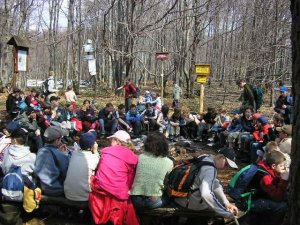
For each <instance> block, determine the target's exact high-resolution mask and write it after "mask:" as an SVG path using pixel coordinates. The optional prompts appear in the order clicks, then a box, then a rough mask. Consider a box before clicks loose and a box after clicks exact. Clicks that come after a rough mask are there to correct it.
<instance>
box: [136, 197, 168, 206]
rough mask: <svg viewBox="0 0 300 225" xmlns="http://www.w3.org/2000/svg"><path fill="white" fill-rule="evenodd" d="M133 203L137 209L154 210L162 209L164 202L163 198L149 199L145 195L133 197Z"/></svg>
mask: <svg viewBox="0 0 300 225" xmlns="http://www.w3.org/2000/svg"><path fill="white" fill-rule="evenodd" d="M131 200H132V203H133V204H134V206H135V207H136V208H143V209H145V208H146V209H154V208H159V207H162V206H163V204H164V200H163V198H162V197H148V196H143V195H132V196H131Z"/></svg>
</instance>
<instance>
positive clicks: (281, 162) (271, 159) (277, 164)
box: [266, 151, 286, 174]
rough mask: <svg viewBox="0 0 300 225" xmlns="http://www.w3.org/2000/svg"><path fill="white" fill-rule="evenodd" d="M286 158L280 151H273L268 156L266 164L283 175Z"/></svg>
mask: <svg viewBox="0 0 300 225" xmlns="http://www.w3.org/2000/svg"><path fill="white" fill-rule="evenodd" d="M285 161H286V158H285V156H284V154H283V153H282V152H280V151H273V152H270V153H269V154H267V157H266V164H267V165H268V166H269V167H271V168H272V170H274V171H275V172H277V173H279V174H280V173H282V172H283V171H284V170H285Z"/></svg>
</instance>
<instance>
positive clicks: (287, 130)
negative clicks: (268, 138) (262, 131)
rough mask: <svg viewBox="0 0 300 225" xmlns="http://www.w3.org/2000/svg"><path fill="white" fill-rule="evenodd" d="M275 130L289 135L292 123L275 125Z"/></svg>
mask: <svg viewBox="0 0 300 225" xmlns="http://www.w3.org/2000/svg"><path fill="white" fill-rule="evenodd" d="M276 130H277V131H279V132H284V133H286V134H288V135H291V134H292V130H293V128H292V125H290V124H288V125H283V126H282V127H276Z"/></svg>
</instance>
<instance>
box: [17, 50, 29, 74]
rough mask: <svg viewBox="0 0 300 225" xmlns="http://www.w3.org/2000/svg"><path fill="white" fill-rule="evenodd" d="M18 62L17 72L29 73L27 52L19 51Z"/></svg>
mask: <svg viewBox="0 0 300 225" xmlns="http://www.w3.org/2000/svg"><path fill="white" fill-rule="evenodd" d="M17 60H18V62H17V65H18V67H17V71H27V51H24V50H18V54H17Z"/></svg>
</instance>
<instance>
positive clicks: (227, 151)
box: [218, 147, 238, 169]
mask: <svg viewBox="0 0 300 225" xmlns="http://www.w3.org/2000/svg"><path fill="white" fill-rule="evenodd" d="M218 153H219V154H222V155H224V156H225V157H226V161H227V163H228V165H229V166H230V167H231V168H234V169H237V168H238V166H237V164H236V163H235V152H234V150H233V149H231V148H227V147H224V148H220V149H219V150H218Z"/></svg>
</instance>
